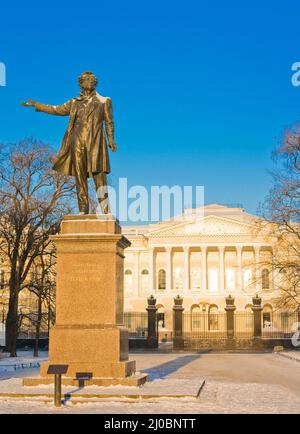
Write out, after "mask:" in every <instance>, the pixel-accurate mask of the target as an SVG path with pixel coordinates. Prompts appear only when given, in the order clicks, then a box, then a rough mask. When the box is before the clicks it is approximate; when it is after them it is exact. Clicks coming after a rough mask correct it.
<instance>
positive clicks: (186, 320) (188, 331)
mask: <svg viewBox="0 0 300 434" xmlns="http://www.w3.org/2000/svg"><path fill="white" fill-rule="evenodd" d="M226 336H227V328H226V313H225V312H224V313H223V312H220V313H212V314H210V313H208V312H195V313H193V312H184V314H183V337H184V339H222V338H226Z"/></svg>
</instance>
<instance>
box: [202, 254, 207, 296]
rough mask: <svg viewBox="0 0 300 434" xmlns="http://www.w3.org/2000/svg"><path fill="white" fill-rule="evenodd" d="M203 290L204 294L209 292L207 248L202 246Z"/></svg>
mask: <svg viewBox="0 0 300 434" xmlns="http://www.w3.org/2000/svg"><path fill="white" fill-rule="evenodd" d="M201 259H202V260H201V263H202V266H201V290H202V292H204V293H205V292H207V268H206V267H207V264H206V262H207V261H206V259H207V247H206V246H201Z"/></svg>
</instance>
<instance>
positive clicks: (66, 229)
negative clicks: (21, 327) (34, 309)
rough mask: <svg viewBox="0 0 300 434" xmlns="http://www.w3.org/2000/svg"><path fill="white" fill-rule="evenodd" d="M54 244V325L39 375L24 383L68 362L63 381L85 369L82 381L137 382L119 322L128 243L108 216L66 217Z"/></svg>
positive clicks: (139, 378)
mask: <svg viewBox="0 0 300 434" xmlns="http://www.w3.org/2000/svg"><path fill="white" fill-rule="evenodd" d="M53 241H54V242H55V244H56V247H57V290H56V325H55V326H54V327H53V329H52V330H51V332H50V344H49V345H50V347H49V361H48V362H47V363H43V364H42V365H41V371H40V374H41V377H39V378H31V379H30V378H27V379H24V385H27V386H29V385H35V384H42V383H49V382H50V381H51V380H52V381H53V377H52V378H51V377H49V376H47V370H48V367H49V365H53V364H55V365H56V364H62V365H68V371H67V373H66V375H65V377H63V383H65V384H73V382H74V384H77V383H76V381H75V379H76V375H77V374H78V373H89V374H91V375H92V378H91V380H89V381H87V382H86V384H97V385H109V384H126V385H140V384H143V382H145V381H146V379H147V376H146V375H139V376H137V375H135V362H134V361H129V360H128V331H127V329H126V328H125V327H124V326H123V302H124V296H123V274H124V273H123V261H124V249H125V248H126V247H128V246H129V245H130V243H129V241H128V240H127V239H126V238H125V237H123V236H122V235H121V228H120V226H119V224H118V222H117V221H116V220H115V219H114V218H113V216H111V215H108V216H106V215H105V216H104V215H103V216H96V215H83V216H81V215H80V216H76V215H75V216H72V215H71V216H66V217H65V218H64V220H63V222H62V224H61V232H60V234H59V235H57V236H54V237H53Z"/></svg>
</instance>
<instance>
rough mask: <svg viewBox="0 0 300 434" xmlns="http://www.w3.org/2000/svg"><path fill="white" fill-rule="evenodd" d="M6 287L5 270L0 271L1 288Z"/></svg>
mask: <svg viewBox="0 0 300 434" xmlns="http://www.w3.org/2000/svg"><path fill="white" fill-rule="evenodd" d="M4 287H5V271H4V270H1V271H0V289H4Z"/></svg>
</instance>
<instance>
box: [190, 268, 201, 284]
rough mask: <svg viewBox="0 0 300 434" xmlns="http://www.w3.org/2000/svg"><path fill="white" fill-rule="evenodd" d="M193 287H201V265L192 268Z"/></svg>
mask: <svg viewBox="0 0 300 434" xmlns="http://www.w3.org/2000/svg"><path fill="white" fill-rule="evenodd" d="M191 288H192V289H200V288H201V270H200V267H193V268H192V270H191Z"/></svg>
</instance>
